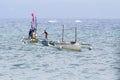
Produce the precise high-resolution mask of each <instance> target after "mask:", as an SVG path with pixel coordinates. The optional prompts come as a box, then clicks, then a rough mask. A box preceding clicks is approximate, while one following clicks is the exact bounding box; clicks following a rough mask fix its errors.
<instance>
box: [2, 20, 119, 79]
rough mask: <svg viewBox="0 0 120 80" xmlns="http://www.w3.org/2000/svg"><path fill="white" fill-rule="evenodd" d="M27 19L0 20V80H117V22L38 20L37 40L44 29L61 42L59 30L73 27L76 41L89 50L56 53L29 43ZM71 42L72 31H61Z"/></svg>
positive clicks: (46, 47)
mask: <svg viewBox="0 0 120 80" xmlns="http://www.w3.org/2000/svg"><path fill="white" fill-rule="evenodd" d="M30 21H31V20H30V19H0V80H120V19H38V29H37V36H44V35H41V34H42V33H43V31H44V29H46V30H47V32H48V38H49V39H51V40H61V35H62V26H63V25H64V27H65V28H71V27H77V41H78V42H80V43H86V44H91V46H92V50H88V49H82V50H81V51H71V50H58V49H56V48H52V47H48V46H43V45H41V43H40V42H38V43H30V42H29V40H28V41H27V40H26V43H25V44H23V43H22V42H21V40H22V39H23V38H28V32H29V29H30ZM64 40H65V41H74V30H73V29H70V30H66V31H65V37H64Z"/></svg>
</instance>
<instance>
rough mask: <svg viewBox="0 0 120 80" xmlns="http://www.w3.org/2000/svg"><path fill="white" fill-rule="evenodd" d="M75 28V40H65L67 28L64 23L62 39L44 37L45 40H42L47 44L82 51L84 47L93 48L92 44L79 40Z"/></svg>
mask: <svg viewBox="0 0 120 80" xmlns="http://www.w3.org/2000/svg"><path fill="white" fill-rule="evenodd" d="M73 29H75V41H64V31H65V29H64V25H63V29H62V40H61V41H56V40H48V39H43V40H41V43H42V44H43V45H45V46H51V47H53V48H57V49H67V50H76V51H81V49H82V48H87V49H89V50H91V49H92V47H91V45H90V44H82V43H79V42H77V27H73Z"/></svg>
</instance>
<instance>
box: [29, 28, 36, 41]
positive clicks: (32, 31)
mask: <svg viewBox="0 0 120 80" xmlns="http://www.w3.org/2000/svg"><path fill="white" fill-rule="evenodd" d="M29 38H30V39H33V38H36V33H35V28H30V30H29Z"/></svg>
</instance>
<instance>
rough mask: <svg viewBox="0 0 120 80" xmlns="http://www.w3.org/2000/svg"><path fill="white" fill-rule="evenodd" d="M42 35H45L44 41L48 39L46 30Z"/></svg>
mask: <svg viewBox="0 0 120 80" xmlns="http://www.w3.org/2000/svg"><path fill="white" fill-rule="evenodd" d="M42 34H45V39H48V32H47V31H46V30H44V32H43V33H42Z"/></svg>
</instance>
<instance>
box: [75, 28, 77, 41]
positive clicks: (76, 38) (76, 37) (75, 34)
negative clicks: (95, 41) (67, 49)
mask: <svg viewBox="0 0 120 80" xmlns="http://www.w3.org/2000/svg"><path fill="white" fill-rule="evenodd" d="M75 42H77V27H75Z"/></svg>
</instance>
